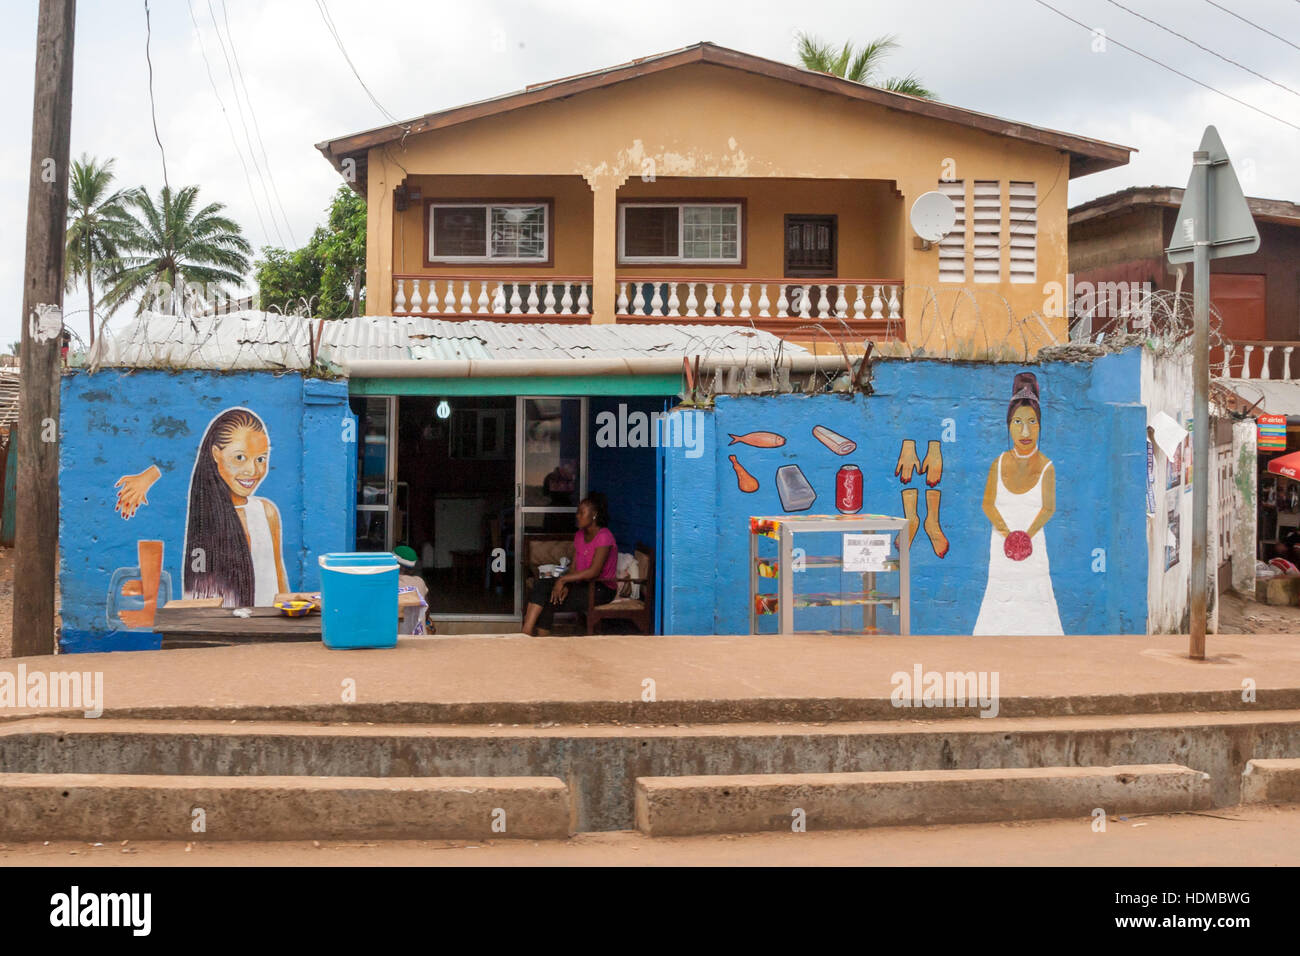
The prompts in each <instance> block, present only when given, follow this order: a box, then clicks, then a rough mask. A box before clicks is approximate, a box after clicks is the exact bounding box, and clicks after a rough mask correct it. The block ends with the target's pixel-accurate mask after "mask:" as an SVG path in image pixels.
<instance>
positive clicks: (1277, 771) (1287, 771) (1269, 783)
mask: <svg viewBox="0 0 1300 956" xmlns="http://www.w3.org/2000/svg"><path fill="white" fill-rule="evenodd" d="M1241 802H1242V803H1300V757H1297V758H1294V759H1281V760H1267V759H1259V758H1256V759H1254V760H1250V761H1247V763H1246V770H1245V772H1244V773H1242V775H1241Z"/></svg>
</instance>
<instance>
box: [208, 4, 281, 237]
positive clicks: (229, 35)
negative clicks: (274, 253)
mask: <svg viewBox="0 0 1300 956" xmlns="http://www.w3.org/2000/svg"><path fill="white" fill-rule="evenodd" d="M221 21H222V23H224V24H225V27H226V39H227V40H229V41H230V55H231V56H232V57H234V60H235V72H236V74H237V75H238V76H239V86H240V88H241V89H242V90H243V91H244V100H245V102H247V103H248V112H249V115H250V116H252V117H253V133H254V135H256V136H257V147H258V149H260V150H261V151H262V165H263V166H265V167H266V178H267V179H269V180H270V181H271V192H273V193H275V204H276V206H278V207H279V209H280V218H281V219H283V220H284V228H285V229H286V230H287V231H288V233H289V241H290V242H292V243H293V244H294V245H295V246H296V245H297V244H298V240H297V238H296V237H295V236H294V234H293V227H292V226H290V225H289V217H288V216H287V215H286V214H285V211H284V203H282V202H281V201H280V190H279V188H278V187H277V186H276V184H275V173H273V172H272V171H271V161H270V160H269V159H268V158H267V155H266V144H265V143H263V142H262V127H261V124H260V123H258V121H257V110H255V109H254V108H253V98H252V97H251V96H249V95H248V84H246V83H245V82H244V70H243V68H242V67H241V66H240V65H239V51H238V50H237V49H236V48H235V37H234V35H233V34H232V33H231V32H230V19H229V18H228V17H227V16H226V0H221ZM236 95H238V94H236Z"/></svg>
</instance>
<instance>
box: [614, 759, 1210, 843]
mask: <svg viewBox="0 0 1300 956" xmlns="http://www.w3.org/2000/svg"><path fill="white" fill-rule="evenodd" d="M1209 807H1210V780H1209V775H1208V774H1205V773H1201V772H1199V771H1196V770H1192V769H1190V768H1188V767H1182V766H1178V765H1176V764H1143V765H1136V766H1118V767H1035V768H1030V769H1020V770H1015V769H1004V770H920V771H910V772H901V773H898V772H894V773H891V772H883V773H829V774H762V775H748V776H726V775H720V776H695V777H642V778H640V779H638V780H637V782H636V824H637V829H638V830H640V831H641V832H642V833H644V834H646V835H647V836H697V835H702V834H710V833H757V832H770V831H780V832H790V831H791V830H792V829H793V827H794V824H795V821H796V820H797V819H801V820H802V823H803V825H804V826H805V827H806V828H807V829H808V830H855V829H863V828H867V827H876V826H915V825H922V824H925V825H933V824H949V823H988V822H995V821H1012V820H1034V819H1050V818H1064V817H1084V818H1087V817H1089V816H1090V815H1091V814H1092V813H1093V812H1094V810H1095V809H1097V808H1101V809H1102V810H1103V811H1105V813H1106V814H1107V816H1120V815H1123V814H1127V815H1133V814H1137V813H1167V812H1173V811H1184V810H1205V809H1208V808H1209Z"/></svg>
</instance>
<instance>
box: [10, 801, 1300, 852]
mask: <svg viewBox="0 0 1300 956" xmlns="http://www.w3.org/2000/svg"><path fill="white" fill-rule="evenodd" d="M1298 856H1300V805H1292V806H1276V807H1273V806H1239V807H1227V808H1224V809H1220V810H1207V811H1204V812H1195V813H1179V814H1160V815H1151V816H1135V817H1122V816H1118V817H1112V818H1110V820H1108V821H1107V825H1106V830H1105V832H1096V831H1094V829H1093V826H1092V821H1091V820H1090V819H1082V820H1041V821H1033V822H1028V823H982V824H971V825H965V826H934V827H882V828H880V829H877V830H846V831H838V832H821V833H818V832H810V833H756V834H743V835H735V836H706V837H678V838H665V837H660V838H658V839H651V838H650V837H646V836H643V835H642V834H640V833H637V832H635V831H627V830H620V831H616V832H612V833H583V834H579V835H578V836H575V837H572V838H571V839H568V840H551V841H542V842H534V841H531V840H494V841H481V842H469V841H463V840H460V841H451V840H446V841H443V840H439V841H397V840H375V841H364V842H357V841H349V842H346V843H343V842H337V841H320V842H319V843H314V842H307V841H299V842H291V843H215V842H213V843H200V842H196V843H128V844H126V845H123V844H122V843H120V842H118V843H110V844H108V845H103V846H96V845H93V844H87V843H66V842H65V843H51V844H48V845H43V844H39V843H37V844H11V845H9V846H0V867H2V866H1072V867H1073V866H1197V867H1203V866H1294V865H1295V862H1296V859H1297V857H1298Z"/></svg>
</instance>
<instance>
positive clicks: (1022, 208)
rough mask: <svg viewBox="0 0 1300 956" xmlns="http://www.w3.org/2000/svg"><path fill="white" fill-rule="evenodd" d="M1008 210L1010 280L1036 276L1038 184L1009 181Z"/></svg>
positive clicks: (1029, 279)
mask: <svg viewBox="0 0 1300 956" xmlns="http://www.w3.org/2000/svg"><path fill="white" fill-rule="evenodd" d="M1007 212H1008V217H1009V218H1010V220H1011V229H1010V239H1011V250H1010V251H1011V264H1010V268H1011V276H1010V278H1011V281H1012V282H1034V281H1036V280H1037V279H1038V188H1037V187H1036V186H1035V185H1034V184H1033V183H1014V182H1013V183H1010V184H1009V185H1008V189H1007Z"/></svg>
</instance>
